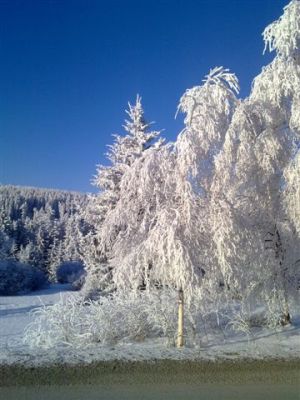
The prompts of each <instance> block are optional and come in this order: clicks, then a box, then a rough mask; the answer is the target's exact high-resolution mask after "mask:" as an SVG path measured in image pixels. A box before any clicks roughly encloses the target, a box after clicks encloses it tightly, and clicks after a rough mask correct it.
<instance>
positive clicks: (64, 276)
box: [56, 261, 85, 289]
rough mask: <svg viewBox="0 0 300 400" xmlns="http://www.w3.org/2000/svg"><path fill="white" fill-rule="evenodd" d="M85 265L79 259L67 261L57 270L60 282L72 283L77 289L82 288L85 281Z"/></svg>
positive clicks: (57, 277)
mask: <svg viewBox="0 0 300 400" xmlns="http://www.w3.org/2000/svg"><path fill="white" fill-rule="evenodd" d="M84 277H85V270H84V265H83V264H82V263H81V262H79V261H66V262H64V263H62V264H61V265H60V266H59V267H58V268H57V271H56V279H57V281H58V282H59V283H71V284H72V286H74V288H75V289H80V288H81V287H82V285H83V283H84Z"/></svg>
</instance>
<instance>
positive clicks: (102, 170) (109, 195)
mask: <svg viewBox="0 0 300 400" xmlns="http://www.w3.org/2000/svg"><path fill="white" fill-rule="evenodd" d="M128 107H129V109H128V110H127V111H126V113H127V114H128V117H129V119H128V120H125V124H124V129H125V132H126V134H125V136H120V135H114V139H115V140H114V143H113V144H112V145H110V146H109V151H108V153H107V158H108V160H109V161H110V165H109V166H103V165H100V166H98V169H97V174H96V176H95V178H94V184H95V185H96V186H97V187H98V188H99V189H100V193H99V194H98V195H97V196H95V197H94V198H93V199H92V201H91V203H90V211H89V213H90V215H91V221H92V223H93V224H94V226H95V233H94V234H92V233H91V234H90V236H87V237H86V240H85V243H86V244H87V247H88V249H87V251H86V257H85V264H86V265H87V266H88V275H87V278H86V285H85V291H86V293H87V295H89V294H90V293H93V292H95V291H98V290H104V289H105V288H106V287H107V285H108V286H109V287H111V285H110V284H111V273H112V266H111V265H109V264H108V254H109V253H110V251H111V249H112V246H113V244H114V242H115V241H116V240H117V237H118V235H120V232H122V230H123V229H124V228H126V227H125V226H124V225H123V224H120V223H119V222H118V221H114V220H113V217H112V215H113V214H114V210H115V209H116V207H117V206H118V204H119V202H120V197H121V195H120V193H121V185H122V181H123V177H124V175H126V174H128V173H129V171H130V170H131V168H132V167H133V165H134V164H135V162H136V161H137V160H139V159H143V154H144V152H145V151H146V150H149V149H150V148H151V147H152V146H154V147H157V146H158V147H159V146H161V145H162V143H163V141H162V139H158V136H159V134H160V132H159V131H152V130H150V125H151V124H149V123H147V122H145V119H144V111H143V108H142V103H141V98H140V96H137V98H136V103H135V104H134V105H131V104H130V103H129V104H128ZM87 241H88V243H87ZM91 244H92V246H91ZM106 289H107V288H106Z"/></svg>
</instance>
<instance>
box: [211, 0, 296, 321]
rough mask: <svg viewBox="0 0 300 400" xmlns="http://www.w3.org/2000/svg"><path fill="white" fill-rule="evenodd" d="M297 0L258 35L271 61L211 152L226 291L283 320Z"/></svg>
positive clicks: (285, 312) (218, 248)
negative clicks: (219, 148) (215, 151)
mask: <svg viewBox="0 0 300 400" xmlns="http://www.w3.org/2000/svg"><path fill="white" fill-rule="evenodd" d="M299 28H300V2H299V1H298V0H297V1H292V2H291V3H290V4H289V5H288V6H287V7H285V9H284V14H283V16H282V17H281V18H280V19H279V20H278V21H276V22H274V23H273V24H271V25H270V26H268V27H267V28H266V29H265V31H264V33H263V36H264V40H265V43H266V47H269V48H270V49H271V50H276V51H277V55H276V57H275V59H274V60H273V62H272V63H271V64H270V65H268V66H267V67H265V68H263V70H262V72H261V74H260V75H259V76H258V77H256V79H255V80H254V82H253V87H252V92H251V95H250V96H249V98H247V99H245V100H244V101H243V102H242V103H241V104H240V105H239V106H238V108H237V109H236V111H235V114H234V116H233V119H232V123H231V125H230V127H229V129H228V132H227V134H226V139H225V143H224V148H223V150H222V152H221V154H220V155H219V156H218V157H217V162H216V165H217V173H216V177H215V180H214V185H213V192H214V196H213V201H212V203H211V208H210V209H211V219H212V221H214V222H213V223H212V226H213V231H214V243H215V248H216V254H217V255H218V261H219V266H220V269H221V271H222V273H223V276H224V279H225V281H226V283H227V286H228V287H230V288H231V293H234V292H236V293H238V295H239V296H240V297H242V299H243V300H244V301H249V297H250V295H251V297H253V295H254V294H255V295H256V300H258V299H259V297H260V299H265V300H266V303H267V305H269V306H270V307H271V306H272V307H273V306H274V305H275V306H276V308H277V311H278V314H277V315H278V320H281V322H282V323H286V322H288V321H289V319H290V312H289V304H288V295H289V291H290V290H289V289H290V288H289V279H288V276H289V275H290V272H289V271H290V268H291V260H290V257H289V258H287V257H286V248H285V243H286V242H287V238H286V237H285V235H290V232H291V231H290V229H287V228H286V225H287V221H286V217H285V204H284V202H283V190H284V187H285V171H287V170H286V168H287V167H288V166H289V165H290V162H291V160H293V158H294V157H295V153H296V152H297V148H298V146H299V139H300V136H299V135H300V114H299V109H300V107H299V106H300V103H299V99H300V97H299V94H300V66H299V60H300V59H299V48H300V29H299Z"/></svg>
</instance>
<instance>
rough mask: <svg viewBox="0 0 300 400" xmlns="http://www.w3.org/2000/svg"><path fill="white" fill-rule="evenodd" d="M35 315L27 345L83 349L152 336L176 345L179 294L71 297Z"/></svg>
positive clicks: (168, 290)
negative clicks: (94, 297)
mask: <svg viewBox="0 0 300 400" xmlns="http://www.w3.org/2000/svg"><path fill="white" fill-rule="evenodd" d="M33 314H34V319H33V322H32V323H31V324H30V325H29V326H28V327H27V329H26V332H25V336H24V341H25V343H26V344H28V345H30V346H32V347H43V348H50V347H52V346H56V345H69V346H74V347H82V346H86V345H90V344H93V343H100V344H101V345H105V344H114V343H117V342H126V341H143V340H145V339H146V338H149V337H162V338H165V339H166V343H167V344H169V345H170V344H174V343H175V335H176V326H177V293H176V291H175V290H173V289H164V290H153V291H152V292H148V291H128V292H125V291H124V292H119V293H115V294H114V295H110V296H107V297H102V298H100V299H99V300H97V301H93V300H88V301H85V300H83V299H82V298H79V297H78V296H77V297H76V296H69V297H68V298H61V300H60V302H59V303H57V304H54V305H51V306H43V307H40V308H37V309H36V310H34V311H33ZM187 314H188V311H187ZM189 329H190V324H187V330H189ZM186 333H187V335H189V334H190V332H186Z"/></svg>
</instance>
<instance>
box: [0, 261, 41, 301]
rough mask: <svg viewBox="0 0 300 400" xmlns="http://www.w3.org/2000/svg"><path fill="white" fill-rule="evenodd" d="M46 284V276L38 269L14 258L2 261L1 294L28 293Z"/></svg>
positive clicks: (0, 262) (0, 270)
mask: <svg viewBox="0 0 300 400" xmlns="http://www.w3.org/2000/svg"><path fill="white" fill-rule="evenodd" d="M46 284H47V279H46V276H45V275H44V274H43V272H41V271H39V270H38V269H36V268H34V267H32V266H30V265H27V264H22V263H20V262H17V261H14V260H4V261H0V295H2V296H10V295H15V294H21V293H26V292H30V291H32V290H37V289H40V288H41V287H43V286H44V285H46Z"/></svg>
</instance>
